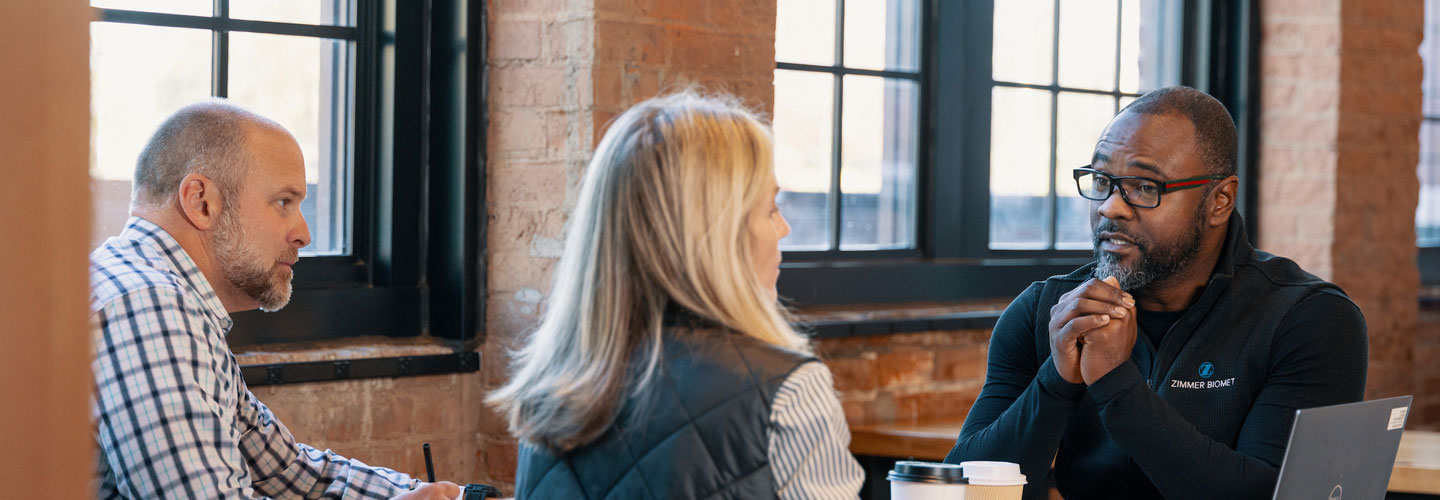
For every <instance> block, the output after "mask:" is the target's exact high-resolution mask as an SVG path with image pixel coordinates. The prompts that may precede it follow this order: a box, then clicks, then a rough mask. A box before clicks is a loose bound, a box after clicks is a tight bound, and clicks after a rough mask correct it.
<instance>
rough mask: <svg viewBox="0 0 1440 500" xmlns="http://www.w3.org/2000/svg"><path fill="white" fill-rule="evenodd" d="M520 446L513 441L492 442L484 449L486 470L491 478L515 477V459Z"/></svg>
mask: <svg viewBox="0 0 1440 500" xmlns="http://www.w3.org/2000/svg"><path fill="white" fill-rule="evenodd" d="M519 452H520V448H519V446H517V445H516V444H515V443H514V442H508V441H507V442H500V443H494V444H493V445H492V447H491V448H490V449H488V450H486V454H487V455H488V456H487V457H486V470H485V472H486V473H488V474H490V477H491V478H513V477H515V469H516V466H515V461H516V459H517V456H518V455H519Z"/></svg>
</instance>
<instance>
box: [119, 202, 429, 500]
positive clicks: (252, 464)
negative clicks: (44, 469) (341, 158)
mask: <svg viewBox="0 0 1440 500" xmlns="http://www.w3.org/2000/svg"><path fill="white" fill-rule="evenodd" d="M90 287H91V290H92V292H91V297H90V312H91V320H92V323H93V325H94V338H93V341H94V351H95V359H94V361H93V363H92V368H93V371H94V374H95V384H96V387H95V396H94V397H95V400H94V404H93V419H94V424H95V440H96V442H97V443H98V445H99V458H98V460H97V462H98V470H97V471H96V480H97V488H98V497H99V498H107V499H108V498H134V499H141V498H146V499H150V498H153V499H160V498H195V499H200V498H203V499H222V498H223V499H232V498H234V499H240V498H246V499H248V498H252V497H255V496H262V497H272V498H329V499H380V498H390V497H391V496H394V495H397V494H400V493H403V492H405V491H407V490H410V489H412V488H413V487H414V486H415V484H416V481H415V480H413V479H411V478H410V477H409V476H407V475H405V474H401V473H398V472H395V471H392V470H390V469H385V468H380V467H371V466H368V465H365V464H364V463H361V462H360V461H357V460H351V459H347V458H345V457H342V456H339V455H336V454H334V453H332V452H330V451H329V450H325V451H319V450H316V449H314V448H311V447H309V446H306V445H304V444H300V443H296V442H295V438H294V436H292V435H291V434H290V431H289V430H287V429H286V428H285V426H284V425H283V424H281V423H280V421H279V420H276V419H275V415H273V414H272V413H270V409H269V408H266V407H265V405H263V404H261V403H260V401H258V400H256V399H255V396H254V395H253V394H251V393H250V390H249V389H247V388H246V387H245V380H244V379H243V378H242V377H241V375H240V367H239V365H238V364H236V362H235V356H234V355H233V354H232V353H231V352H230V348H229V347H228V345H227V344H226V343H225V334H226V333H227V332H229V330H230V326H231V325H232V322H231V320H230V315H229V314H227V313H226V312H225V308H224V307H223V306H222V305H221V303H220V299H219V297H217V296H216V295H215V290H214V289H213V288H211V287H210V283H209V282H208V281H206V280H205V276H204V275H203V274H201V273H200V270H199V268H198V267H196V265H195V261H193V260H191V258H190V256H189V255H186V254H185V251H184V250H183V249H181V248H180V245H179V243H177V242H176V241H175V239H174V238H173V237H171V236H170V235H169V234H168V233H166V232H165V231H164V230H163V229H161V228H160V227H159V226H156V225H155V224H153V223H151V222H149V221H146V220H144V219H140V218H133V217H132V218H131V219H130V220H129V221H128V222H127V223H126V225H125V230H124V231H123V232H122V233H120V236H119V237H116V238H111V239H110V240H109V241H106V242H105V244H104V245H101V246H100V248H98V249H96V250H95V252H94V253H91V254H90Z"/></svg>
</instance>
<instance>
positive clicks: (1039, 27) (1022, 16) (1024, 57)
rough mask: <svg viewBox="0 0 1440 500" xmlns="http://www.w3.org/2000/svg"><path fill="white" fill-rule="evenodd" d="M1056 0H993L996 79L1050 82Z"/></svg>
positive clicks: (1040, 83)
mask: <svg viewBox="0 0 1440 500" xmlns="http://www.w3.org/2000/svg"><path fill="white" fill-rule="evenodd" d="M1054 30H1055V0H1005V1H1003V2H995V35H994V48H993V50H992V53H993V56H992V62H991V64H992V68H993V69H992V74H993V75H994V77H995V79H996V80H999V81H1005V82H1016V83H1033V84H1038V85H1049V84H1050V83H1051V82H1053V81H1054V80H1053V78H1054V75H1053V74H1052V73H1053V72H1052V70H1051V64H1052V62H1053V59H1052V57H1053V56H1054V45H1055V31H1054Z"/></svg>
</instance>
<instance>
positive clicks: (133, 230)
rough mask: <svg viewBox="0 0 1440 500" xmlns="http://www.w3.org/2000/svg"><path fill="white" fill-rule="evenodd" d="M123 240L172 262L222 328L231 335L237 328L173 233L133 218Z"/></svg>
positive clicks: (121, 236) (213, 290) (152, 223)
mask: <svg viewBox="0 0 1440 500" xmlns="http://www.w3.org/2000/svg"><path fill="white" fill-rule="evenodd" d="M120 238H121V239H127V240H133V241H136V242H139V243H141V244H143V245H145V246H147V247H150V249H152V250H155V251H157V252H159V253H160V254H161V255H164V256H165V258H166V259H169V261H170V266H171V268H173V269H174V270H175V273H176V274H178V275H179V276H180V278H181V279H183V280H184V281H185V284H186V285H187V286H189V288H190V290H191V292H193V293H194V294H195V295H196V296H199V297H200V300H201V304H203V305H204V306H205V310H206V311H207V312H208V313H209V314H210V316H211V317H213V318H214V319H215V321H216V322H217V323H219V324H220V328H221V331H223V332H225V333H230V327H232V326H234V325H235V321H234V320H232V319H230V313H228V312H226V311H225V304H223V303H221V302H220V296H218V295H216V294H215V289H214V288H213V287H211V286H210V280H208V279H205V274H204V273H201V272H200V266H198V265H196V264H195V260H194V259H191V258H190V254H188V253H185V249H184V248H181V247H180V242H178V241H175V238H174V237H173V236H170V233H168V232H165V230H164V229H163V228H161V227H160V226H158V225H156V224H155V223H154V222H150V221H148V220H145V219H142V218H140V217H130V219H129V220H127V221H125V229H124V230H122V231H120Z"/></svg>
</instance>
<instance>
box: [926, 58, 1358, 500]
mask: <svg viewBox="0 0 1440 500" xmlns="http://www.w3.org/2000/svg"><path fill="white" fill-rule="evenodd" d="M1235 144H1236V135H1235V123H1234V122H1233V121H1231V119H1230V114H1229V113H1228V112H1226V111H1225V107H1224V106H1223V105H1221V104H1220V102H1219V101H1217V100H1215V99H1214V98H1212V97H1210V96H1209V95H1206V94H1205V93H1203V92H1200V91H1198V90H1195V89H1192V88H1188V87H1168V88H1163V89H1159V90H1155V91H1153V92H1150V93H1147V94H1145V95H1144V96H1142V97H1140V98H1139V99H1138V100H1136V101H1135V102H1133V103H1131V104H1130V105H1129V106H1127V107H1125V109H1123V110H1121V111H1120V114H1119V115H1116V116H1115V118H1114V119H1113V120H1111V122H1110V125H1109V126H1108V127H1106V128H1105V131H1104V132H1103V133H1102V134H1101V136H1100V138H1099V141H1098V142H1097V143H1096V145H1095V151H1094V156H1093V157H1092V160H1091V164H1090V165H1086V166H1083V167H1080V168H1076V169H1075V170H1074V172H1073V175H1074V179H1075V181H1076V187H1075V189H1077V190H1078V194H1079V195H1080V196H1082V197H1084V198H1086V199H1088V200H1090V224H1091V230H1092V232H1093V236H1094V241H1095V262H1093V263H1091V264H1088V265H1086V266H1084V267H1081V268H1080V269H1077V270H1075V271H1074V272H1072V273H1070V274H1069V275H1065V276H1054V277H1051V278H1050V279H1047V280H1045V281H1042V282H1037V283H1035V284H1033V285H1031V286H1030V288H1028V289H1026V290H1025V292H1023V293H1022V294H1021V295H1020V296H1019V297H1018V298H1016V299H1015V301H1014V302H1012V303H1011V304H1010V307H1008V308H1006V309H1005V313H1004V314H1002V315H1001V317H1000V320H999V322H997V323H996V324H995V329H994V332H993V334H992V335H991V339H990V351H989V357H990V358H989V365H988V367H987V372H986V374H985V386H984V387H983V388H982V389H981V391H980V397H979V398H978V399H977V400H976V401H975V405H974V406H973V407H972V408H971V410H970V414H969V415H968V416H966V418H965V426H964V427H963V428H962V430H961V431H960V436H959V439H958V440H957V441H956V443H955V448H954V449H953V450H951V452H950V455H949V456H948V457H947V458H946V461H947V462H960V461H965V460H1003V461H1007V462H1016V463H1019V464H1020V467H1021V469H1022V470H1023V471H1024V473H1025V474H1026V475H1027V476H1028V477H1029V478H1030V481H1029V484H1028V485H1026V487H1025V494H1024V496H1025V498H1026V499H1027V500H1029V499H1041V498H1045V494H1046V492H1045V484H1046V481H1045V477H1046V475H1047V474H1048V473H1049V472H1050V470H1051V463H1052V461H1053V463H1054V473H1055V475H1054V479H1055V484H1056V486H1057V487H1058V488H1059V490H1060V492H1061V493H1062V494H1064V495H1065V498H1067V499H1086V498H1127V499H1148V498H1157V499H1158V498H1167V499H1171V500H1175V499H1187V498H1194V499H1214V498H1226V499H1234V498H1270V496H1271V495H1272V494H1273V492H1274V491H1275V481H1276V479H1277V477H1278V473H1279V467H1280V462H1281V460H1282V459H1283V458H1284V456H1285V446H1286V443H1287V441H1288V439H1289V436H1290V427H1291V425H1292V424H1293V422H1294V419H1295V410H1297V409H1300V408H1309V407H1315V406H1325V405H1332V404H1339V403H1349V402H1354V401H1359V400H1360V399H1361V397H1362V396H1364V392H1365V370H1366V345H1367V344H1366V330H1365V318H1364V316H1362V315H1361V314H1360V309H1359V308H1358V307H1356V306H1355V304H1354V303H1353V302H1351V301H1350V299H1349V297H1347V296H1346V295H1345V292H1343V291H1341V290H1340V288H1339V287H1336V286H1335V285H1334V284H1331V283H1328V282H1326V281H1324V280H1322V279H1320V278H1318V277H1316V276H1315V275H1312V274H1310V273H1307V272H1305V270H1303V269H1301V268H1300V266H1298V265H1296V264H1295V262H1293V261H1291V260H1289V259H1286V258H1284V257H1279V256H1275V255H1271V254H1268V253H1265V252H1262V251H1260V250H1257V249H1255V248H1254V247H1253V246H1251V245H1250V242H1249V240H1248V239H1247V238H1246V233H1245V227H1244V223H1243V221H1242V220H1241V218H1240V215H1239V214H1238V213H1236V212H1235V193H1236V190H1237V186H1238V184H1239V179H1238V178H1236V176H1235V163H1236V154H1235V151H1236V148H1235Z"/></svg>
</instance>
